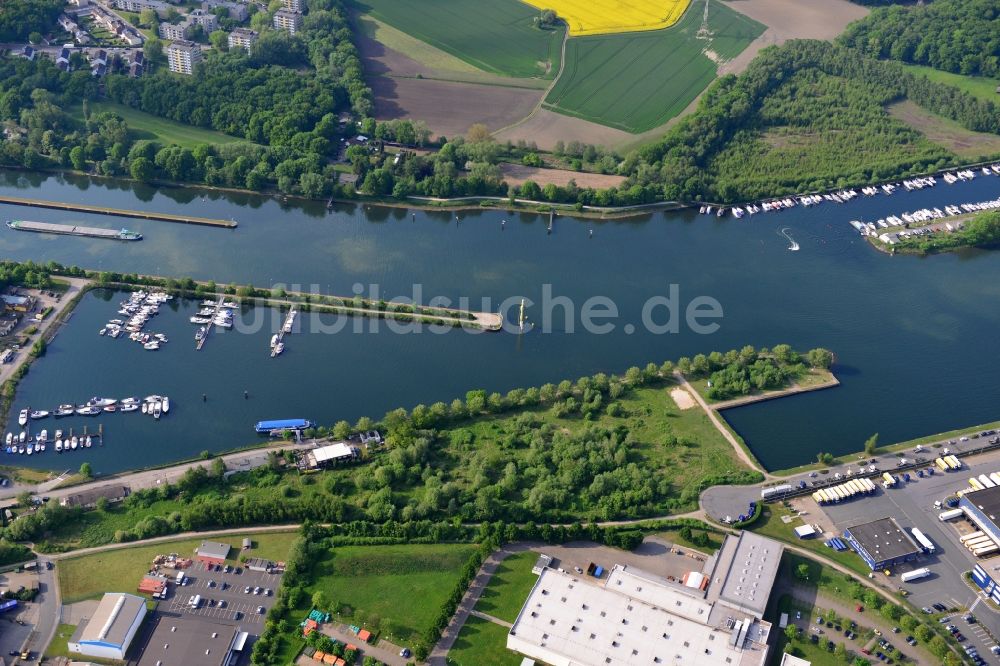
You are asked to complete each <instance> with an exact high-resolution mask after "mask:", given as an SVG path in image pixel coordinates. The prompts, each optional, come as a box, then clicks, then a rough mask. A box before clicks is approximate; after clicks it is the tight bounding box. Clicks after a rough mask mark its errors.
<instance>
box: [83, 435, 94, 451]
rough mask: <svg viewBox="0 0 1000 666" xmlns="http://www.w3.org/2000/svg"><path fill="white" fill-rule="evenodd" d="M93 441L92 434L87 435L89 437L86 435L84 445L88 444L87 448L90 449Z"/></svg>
mask: <svg viewBox="0 0 1000 666" xmlns="http://www.w3.org/2000/svg"><path fill="white" fill-rule="evenodd" d="M91 443H92V442H91V439H90V435H87V437H86V438H84V440H83V445H84V446H86V447H87V448H88V449H89V448H90V445H91Z"/></svg>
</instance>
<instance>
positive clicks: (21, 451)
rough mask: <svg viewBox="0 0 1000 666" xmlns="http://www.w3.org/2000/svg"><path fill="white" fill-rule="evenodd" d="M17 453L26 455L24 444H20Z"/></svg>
mask: <svg viewBox="0 0 1000 666" xmlns="http://www.w3.org/2000/svg"><path fill="white" fill-rule="evenodd" d="M17 452H18V453H20V454H24V444H19V445H18V447H17Z"/></svg>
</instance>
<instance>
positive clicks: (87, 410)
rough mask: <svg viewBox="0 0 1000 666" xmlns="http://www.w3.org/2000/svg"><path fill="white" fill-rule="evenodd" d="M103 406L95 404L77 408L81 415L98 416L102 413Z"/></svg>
mask: <svg viewBox="0 0 1000 666" xmlns="http://www.w3.org/2000/svg"><path fill="white" fill-rule="evenodd" d="M101 410H102V408H101V407H97V406H95V405H84V406H83V407H80V408H78V409H77V410H76V413H77V414H79V415H80V416H97V415H98V414H100V413H101Z"/></svg>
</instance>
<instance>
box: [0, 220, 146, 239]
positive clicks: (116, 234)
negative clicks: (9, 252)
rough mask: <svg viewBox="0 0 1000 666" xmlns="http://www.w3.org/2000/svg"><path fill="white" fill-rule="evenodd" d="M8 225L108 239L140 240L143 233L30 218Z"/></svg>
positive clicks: (30, 229)
mask: <svg viewBox="0 0 1000 666" xmlns="http://www.w3.org/2000/svg"><path fill="white" fill-rule="evenodd" d="M7 227H8V228H9V229H14V230H15V231H34V232H38V233H43V234H57V235H62V236H86V237H90V238H106V239H108V240H120V241H139V240H142V234H140V233H136V232H134V231H129V230H128V229H125V228H124V227H123V228H122V229H120V230H118V231H115V230H114V229H102V228H99V227H81V226H78V225H75V224H54V223H52V222H31V221H29V220H14V221H8V222H7Z"/></svg>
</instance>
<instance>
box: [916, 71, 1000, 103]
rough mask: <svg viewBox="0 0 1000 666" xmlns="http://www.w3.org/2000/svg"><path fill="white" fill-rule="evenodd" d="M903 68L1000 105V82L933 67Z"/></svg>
mask: <svg viewBox="0 0 1000 666" xmlns="http://www.w3.org/2000/svg"><path fill="white" fill-rule="evenodd" d="M903 68H904V69H905V70H906V71H908V72H911V73H913V74H920V75H921V76H926V77H927V78H928V79H930V80H931V81H936V82H938V83H945V84H947V85H949V86H955V87H956V88H958V89H959V90H964V91H965V92H967V93H969V94H970V95H973V96H975V97H978V98H979V99H985V100H987V101H990V102H997V103H998V104H1000V95H998V94H997V87H998V86H1000V81H998V80H996V79H988V78H986V77H984V76H966V75H964V74H952V73H951V72H945V71H942V70H940V69H934V68H933V67H924V66H923V65H907V64H905V63H904V64H903Z"/></svg>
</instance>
